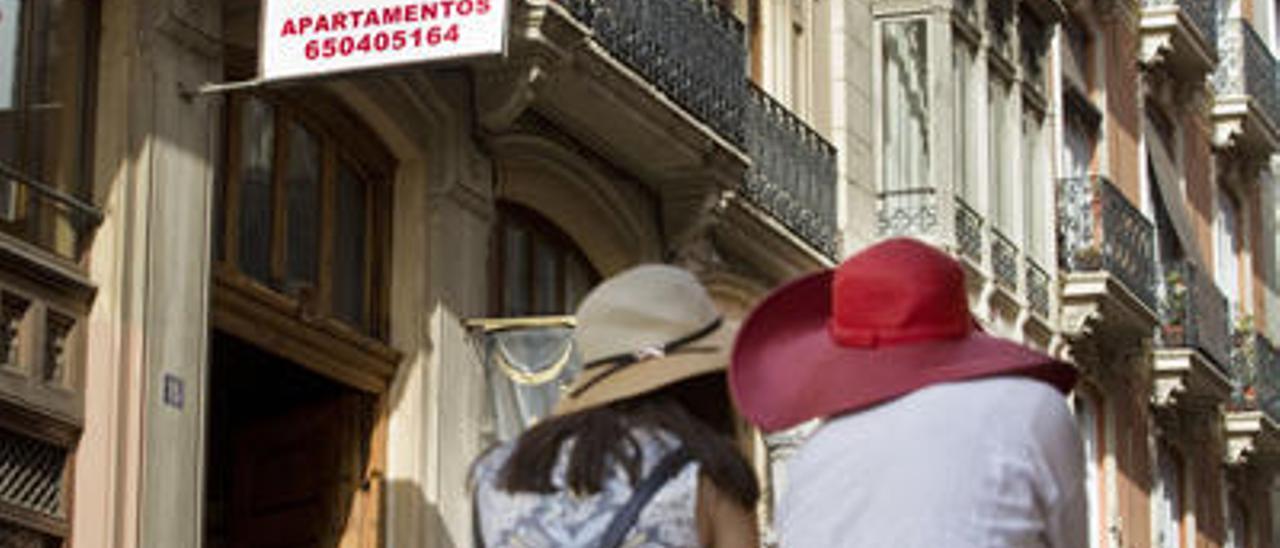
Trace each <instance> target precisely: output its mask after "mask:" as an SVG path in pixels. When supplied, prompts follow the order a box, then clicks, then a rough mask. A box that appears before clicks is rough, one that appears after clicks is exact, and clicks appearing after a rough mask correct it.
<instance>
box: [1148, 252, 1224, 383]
mask: <svg viewBox="0 0 1280 548" xmlns="http://www.w3.org/2000/svg"><path fill="white" fill-rule="evenodd" d="M1164 274H1165V279H1164V294H1163V296H1162V297H1163V298H1162V299H1161V307H1160V309H1161V310H1160V319H1161V322H1160V324H1161V333H1160V341H1161V343H1162V344H1163V345H1164V346H1166V347H1182V348H1194V349H1196V350H1199V351H1200V352H1202V353H1203V354H1204V355H1205V356H1208V357H1209V359H1210V360H1211V361H1212V362H1213V364H1214V365H1215V366H1217V367H1218V369H1219V370H1220V371H1222V373H1223V374H1228V373H1229V371H1228V366H1229V364H1230V363H1231V361H1230V360H1231V329H1230V320H1229V319H1228V310H1229V308H1228V307H1229V305H1228V304H1227V298H1226V297H1225V296H1224V295H1223V294H1222V291H1220V290H1218V287H1217V285H1216V284H1214V283H1213V279H1212V278H1211V277H1209V276H1207V275H1205V273H1203V272H1200V271H1199V270H1198V269H1197V268H1196V267H1195V265H1193V264H1192V263H1190V262H1188V261H1185V260H1184V261H1178V262H1176V263H1174V264H1170V265H1165V266H1164Z"/></svg>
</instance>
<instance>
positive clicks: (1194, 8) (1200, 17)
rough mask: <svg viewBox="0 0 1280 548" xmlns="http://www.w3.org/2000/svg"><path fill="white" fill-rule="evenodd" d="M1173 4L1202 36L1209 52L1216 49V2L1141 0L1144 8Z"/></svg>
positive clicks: (1210, 0) (1207, 0)
mask: <svg viewBox="0 0 1280 548" xmlns="http://www.w3.org/2000/svg"><path fill="white" fill-rule="evenodd" d="M1168 6H1174V7H1177V8H1178V11H1179V12H1180V13H1182V14H1183V15H1185V16H1186V18H1187V21H1189V22H1190V23H1191V26H1192V27H1193V28H1195V29H1196V32H1199V33H1200V37H1201V38H1204V43H1205V46H1206V47H1207V48H1208V49H1209V53H1211V54H1216V53H1217V51H1218V3H1217V2H1215V1H1214V0H1142V7H1144V8H1163V7H1168Z"/></svg>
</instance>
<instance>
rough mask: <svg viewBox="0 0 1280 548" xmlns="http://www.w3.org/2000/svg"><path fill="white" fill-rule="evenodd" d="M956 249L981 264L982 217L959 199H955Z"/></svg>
mask: <svg viewBox="0 0 1280 548" xmlns="http://www.w3.org/2000/svg"><path fill="white" fill-rule="evenodd" d="M956 249H957V250H958V251H959V252H960V255H961V256H963V257H968V258H969V260H971V261H973V262H974V263H977V264H982V215H979V214H978V212H977V211H976V210H974V209H973V206H970V205H969V203H968V202H965V201H964V199H963V198H960V197H956Z"/></svg>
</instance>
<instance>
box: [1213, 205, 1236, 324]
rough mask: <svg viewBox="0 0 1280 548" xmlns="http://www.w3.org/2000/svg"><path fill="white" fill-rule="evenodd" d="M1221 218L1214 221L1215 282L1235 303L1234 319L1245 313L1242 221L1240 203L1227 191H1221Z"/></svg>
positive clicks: (1219, 214)
mask: <svg viewBox="0 0 1280 548" xmlns="http://www.w3.org/2000/svg"><path fill="white" fill-rule="evenodd" d="M1217 201H1218V215H1217V217H1216V218H1215V219H1214V242H1213V244H1214V245H1213V255H1214V262H1215V265H1216V268H1215V269H1214V270H1215V272H1214V279H1215V280H1216V281H1217V282H1218V288H1219V289H1221V290H1222V293H1223V294H1224V295H1226V296H1227V300H1228V301H1229V302H1230V303H1231V315H1232V318H1235V317H1238V316H1239V314H1241V313H1243V310H1242V309H1241V306H1242V305H1243V296H1242V295H1241V291H1240V270H1241V269H1240V251H1241V241H1240V219H1239V214H1238V213H1237V211H1238V210H1237V208H1236V202H1235V200H1234V199H1233V198H1232V197H1231V195H1230V194H1228V193H1227V192H1226V191H1225V190H1222V189H1219V190H1218V200H1217Z"/></svg>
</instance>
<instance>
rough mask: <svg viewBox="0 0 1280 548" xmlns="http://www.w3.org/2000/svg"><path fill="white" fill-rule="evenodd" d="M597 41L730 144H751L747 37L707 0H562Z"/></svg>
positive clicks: (726, 14) (739, 25)
mask: <svg viewBox="0 0 1280 548" xmlns="http://www.w3.org/2000/svg"><path fill="white" fill-rule="evenodd" d="M559 1H560V3H561V4H562V5H564V6H565V8H566V9H568V10H569V13H571V14H573V17H574V18H575V19H577V20H578V21H579V22H581V23H583V24H584V25H586V26H587V27H589V28H590V29H591V30H592V31H593V32H594V38H595V40H596V42H597V43H599V44H600V45H601V46H603V47H604V48H605V49H606V50H607V51H608V52H609V53H610V54H612V55H613V56H614V57H615V58H616V59H618V60H619V61H621V62H622V63H623V64H625V65H627V66H628V67H630V68H631V69H632V70H634V71H636V72H637V73H639V74H640V75H642V76H644V78H645V80H647V81H648V82H649V83H650V84H652V85H653V86H654V87H656V88H657V89H658V90H660V91H661V92H662V93H663V94H664V95H666V96H667V97H669V98H670V99H671V100H672V101H674V102H675V103H676V104H678V105H680V106H681V107H683V108H684V109H685V110H687V111H688V112H689V113H691V114H693V115H694V116H695V117H697V118H698V119H699V120H701V121H702V122H703V123H706V124H707V125H708V126H711V127H712V128H714V129H715V131H716V132H717V133H719V134H720V135H721V136H722V137H724V138H725V139H726V140H728V141H729V142H730V143H733V144H734V145H737V146H738V147H742V146H743V144H744V143H745V141H744V135H743V129H744V127H743V124H742V117H743V112H744V108H745V104H746V93H747V77H746V59H747V52H746V49H745V48H746V38H745V37H744V35H743V28H742V24H741V23H739V22H738V20H737V19H736V18H735V17H734V16H733V15H732V14H730V13H728V12H726V11H725V10H724V9H723V8H721V7H720V5H719V4H717V3H716V2H712V1H707V0H642V1H637V0H559Z"/></svg>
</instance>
